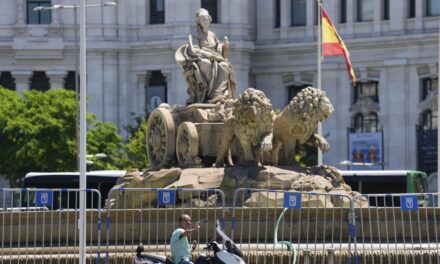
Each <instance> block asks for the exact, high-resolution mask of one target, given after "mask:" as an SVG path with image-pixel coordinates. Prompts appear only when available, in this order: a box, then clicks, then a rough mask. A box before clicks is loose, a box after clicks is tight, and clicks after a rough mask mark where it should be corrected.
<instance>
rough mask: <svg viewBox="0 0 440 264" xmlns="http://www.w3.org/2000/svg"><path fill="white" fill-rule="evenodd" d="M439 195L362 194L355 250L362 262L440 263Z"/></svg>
mask: <svg viewBox="0 0 440 264" xmlns="http://www.w3.org/2000/svg"><path fill="white" fill-rule="evenodd" d="M438 198H439V194H433V193H426V194H374V195H359V196H357V197H355V203H356V201H360V200H361V199H363V200H367V201H369V205H365V204H364V203H359V204H360V205H361V206H360V208H356V211H355V213H356V227H357V228H356V229H357V231H356V233H357V244H356V245H355V246H356V249H357V250H356V251H357V254H358V255H359V261H360V263H393V264H394V263H405V264H406V263H427V264H428V263H429V264H431V263H440V258H439V253H440V251H439V244H438V242H439V238H438V236H439V234H438V233H439V228H440V227H439V222H438V220H437V217H438V215H439V212H440V209H439V208H435V202H436V201H437V199H438Z"/></svg>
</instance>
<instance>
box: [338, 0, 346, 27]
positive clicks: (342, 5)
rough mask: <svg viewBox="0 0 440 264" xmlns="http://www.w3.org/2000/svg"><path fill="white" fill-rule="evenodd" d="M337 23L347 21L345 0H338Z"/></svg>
mask: <svg viewBox="0 0 440 264" xmlns="http://www.w3.org/2000/svg"><path fill="white" fill-rule="evenodd" d="M340 1H341V2H340V6H339V23H347V0H340Z"/></svg>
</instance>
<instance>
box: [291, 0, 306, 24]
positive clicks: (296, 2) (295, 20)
mask: <svg viewBox="0 0 440 264" xmlns="http://www.w3.org/2000/svg"><path fill="white" fill-rule="evenodd" d="M291 1H292V2H291V11H292V12H291V25H292V26H293V27H297V26H305V25H306V1H305V0H291Z"/></svg>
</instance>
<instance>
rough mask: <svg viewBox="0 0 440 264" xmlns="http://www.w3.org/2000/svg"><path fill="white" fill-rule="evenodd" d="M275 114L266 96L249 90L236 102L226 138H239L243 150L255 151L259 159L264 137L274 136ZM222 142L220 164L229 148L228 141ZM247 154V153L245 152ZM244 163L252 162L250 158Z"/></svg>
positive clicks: (226, 129) (228, 122)
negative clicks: (250, 149)
mask: <svg viewBox="0 0 440 264" xmlns="http://www.w3.org/2000/svg"><path fill="white" fill-rule="evenodd" d="M273 118H274V113H273V110H272V104H271V103H270V100H269V99H268V98H267V97H266V95H265V94H264V93H263V92H262V91H259V90H256V89H254V88H248V89H246V91H244V92H243V93H241V94H240V96H239V97H238V99H236V100H235V101H234V104H233V108H232V115H231V116H230V117H228V118H227V120H226V121H225V129H224V132H223V133H225V134H224V135H223V137H224V138H228V139H229V138H233V137H237V138H238V139H239V141H240V144H241V146H242V148H249V147H251V148H252V149H253V151H252V152H253V156H254V157H253V158H255V160H258V159H259V154H258V152H259V148H260V143H261V140H262V139H263V137H264V136H267V135H270V136H272V124H273ZM225 141H226V143H225V142H222V147H221V149H222V151H220V152H219V153H220V155H218V162H220V161H221V160H222V159H223V156H224V150H225V149H226V148H228V147H229V146H223V144H229V143H228V142H227V140H225ZM245 152H246V151H245ZM245 156H246V155H245ZM244 159H245V160H244V162H250V160H246V159H250V157H244Z"/></svg>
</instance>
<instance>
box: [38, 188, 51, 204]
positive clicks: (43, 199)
mask: <svg viewBox="0 0 440 264" xmlns="http://www.w3.org/2000/svg"><path fill="white" fill-rule="evenodd" d="M36 205H37V206H51V205H52V192H51V191H37V193H36Z"/></svg>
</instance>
